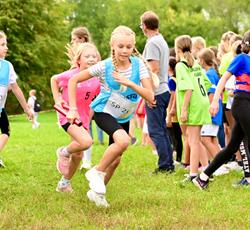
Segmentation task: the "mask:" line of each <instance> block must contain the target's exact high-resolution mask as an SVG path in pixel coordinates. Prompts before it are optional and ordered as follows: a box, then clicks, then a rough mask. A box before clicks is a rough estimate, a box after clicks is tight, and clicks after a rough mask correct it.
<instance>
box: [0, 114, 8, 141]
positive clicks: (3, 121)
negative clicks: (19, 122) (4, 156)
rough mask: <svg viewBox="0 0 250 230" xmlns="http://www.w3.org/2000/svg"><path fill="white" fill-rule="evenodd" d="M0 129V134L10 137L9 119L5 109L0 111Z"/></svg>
mask: <svg viewBox="0 0 250 230" xmlns="http://www.w3.org/2000/svg"><path fill="white" fill-rule="evenodd" d="M0 128H1V133H2V134H6V135H8V136H10V124H9V119H8V116H7V113H6V110H5V109H2V112H1V117H0Z"/></svg>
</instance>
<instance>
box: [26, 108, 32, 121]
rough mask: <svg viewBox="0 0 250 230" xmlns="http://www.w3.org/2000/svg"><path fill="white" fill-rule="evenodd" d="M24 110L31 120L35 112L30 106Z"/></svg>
mask: <svg viewBox="0 0 250 230" xmlns="http://www.w3.org/2000/svg"><path fill="white" fill-rule="evenodd" d="M24 112H25V113H26V114H27V117H28V119H29V120H33V118H34V112H33V111H32V110H31V109H30V108H29V109H27V110H25V111H24Z"/></svg>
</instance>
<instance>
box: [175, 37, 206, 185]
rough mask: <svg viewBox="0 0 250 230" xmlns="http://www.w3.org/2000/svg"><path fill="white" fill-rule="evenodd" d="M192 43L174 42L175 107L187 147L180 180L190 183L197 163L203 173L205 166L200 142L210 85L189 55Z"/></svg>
mask: <svg viewBox="0 0 250 230" xmlns="http://www.w3.org/2000/svg"><path fill="white" fill-rule="evenodd" d="M191 49H192V40H191V37H190V36H188V35H181V36H179V37H177V38H176V39H175V52H176V60H177V61H178V63H177V65H176V68H175V70H176V108H177V117H178V120H179V122H180V125H183V124H184V125H186V127H187V128H186V135H187V140H188V144H189V146H190V172H189V176H188V177H187V178H186V179H184V180H183V181H182V183H183V185H184V184H186V183H189V182H191V181H192V179H194V178H195V177H196V176H197V175H198V168H199V162H201V164H202V167H203V170H204V168H206V167H207V166H208V157H207V153H206V149H205V147H204V146H203V144H202V143H201V139H200V131H201V127H202V125H205V124H211V116H210V114H209V99H208V95H207V89H208V88H210V86H211V83H210V81H209V80H208V78H207V76H206V75H205V73H204V71H203V69H202V67H201V66H200V65H199V64H198V63H197V62H196V61H195V59H194V57H193V55H192V53H191Z"/></svg>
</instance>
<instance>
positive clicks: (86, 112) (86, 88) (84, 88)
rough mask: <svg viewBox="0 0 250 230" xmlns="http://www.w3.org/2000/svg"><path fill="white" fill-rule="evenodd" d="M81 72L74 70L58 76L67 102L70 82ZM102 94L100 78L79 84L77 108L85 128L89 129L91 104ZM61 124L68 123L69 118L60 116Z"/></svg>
mask: <svg viewBox="0 0 250 230" xmlns="http://www.w3.org/2000/svg"><path fill="white" fill-rule="evenodd" d="M79 72H80V69H79V68H74V69H71V70H68V71H65V72H63V73H60V74H57V75H56V79H57V80H58V82H59V87H60V88H61V90H62V99H63V100H64V101H66V102H69V100H68V81H69V79H70V78H71V77H72V76H73V75H74V74H77V73H79ZM99 92H100V82H99V80H98V78H96V77H92V78H91V79H89V80H87V81H83V82H80V83H78V84H77V89H76V106H77V110H78V113H79V115H80V119H81V121H82V124H83V127H84V128H85V129H89V122H90V107H89V105H90V103H91V102H92V100H93V98H94V97H95V96H96V95H97V94H99ZM59 122H60V124H61V125H64V124H66V123H67V122H68V120H67V118H66V117H65V116H63V115H61V114H59Z"/></svg>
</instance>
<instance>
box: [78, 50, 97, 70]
mask: <svg viewBox="0 0 250 230" xmlns="http://www.w3.org/2000/svg"><path fill="white" fill-rule="evenodd" d="M98 59H99V57H98V54H97V52H96V50H95V49H91V48H88V49H87V50H85V51H84V52H83V53H82V55H81V57H80V60H79V62H78V64H79V66H80V69H81V70H83V69H86V68H88V67H90V66H92V65H94V64H96V63H97V62H98Z"/></svg>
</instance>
